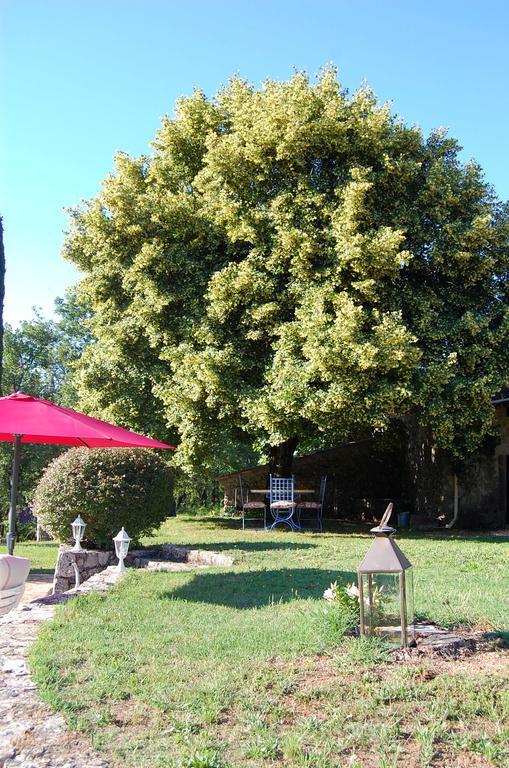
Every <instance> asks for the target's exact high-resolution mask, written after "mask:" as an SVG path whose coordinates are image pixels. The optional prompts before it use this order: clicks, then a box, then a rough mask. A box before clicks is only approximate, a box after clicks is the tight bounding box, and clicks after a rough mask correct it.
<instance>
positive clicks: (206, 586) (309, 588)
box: [161, 568, 357, 608]
mask: <svg viewBox="0 0 509 768" xmlns="http://www.w3.org/2000/svg"><path fill="white" fill-rule="evenodd" d="M356 580H357V574H355V573H354V572H353V571H329V570H321V569H319V568H279V569H272V570H260V571H242V572H240V573H239V572H236V573H235V572H232V571H230V572H228V573H210V572H201V573H197V574H196V575H195V576H194V578H193V579H192V580H191V581H189V582H187V583H186V584H181V585H180V586H177V587H175V589H172V590H168V591H165V592H162V593H161V599H163V600H187V601H192V602H198V603H213V604H215V605H227V606H231V607H233V608H258V607H262V606H267V605H269V604H272V603H289V602H291V601H292V600H301V599H309V598H321V597H322V596H323V592H324V590H325V589H327V587H328V586H329V585H330V583H331V582H333V581H337V582H338V583H339V584H349V583H351V582H352V581H356Z"/></svg>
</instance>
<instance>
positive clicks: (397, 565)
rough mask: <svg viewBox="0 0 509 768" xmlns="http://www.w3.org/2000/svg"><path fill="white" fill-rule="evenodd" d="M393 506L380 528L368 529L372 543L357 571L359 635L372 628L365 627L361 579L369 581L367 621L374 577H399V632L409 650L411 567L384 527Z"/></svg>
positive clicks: (363, 590)
mask: <svg viewBox="0 0 509 768" xmlns="http://www.w3.org/2000/svg"><path fill="white" fill-rule="evenodd" d="M392 509H393V505H392V504H389V506H388V507H387V509H386V510H385V513H384V516H383V517H382V520H381V522H380V525H379V526H376V527H375V528H372V529H371V532H372V533H374V534H375V540H374V541H373V542H372V544H371V547H370V548H369V550H368V552H367V553H366V556H365V558H364V560H363V561H362V563H361V564H360V566H359V567H358V569H357V576H358V584H359V608H360V632H361V635H367V634H370V633H371V631H372V626H371V623H370V626H369V628H368V627H367V626H366V615H365V599H366V595H365V589H364V578H363V577H367V581H368V586H367V589H368V595H367V600H368V605H369V606H370V612H371V615H370V618H371V617H372V612H373V611H374V607H373V606H374V599H373V577H374V576H377V575H378V576H379V575H387V576H398V575H399V620H400V628H401V645H402V646H403V647H407V646H408V639H409V638H408V636H409V622H408V611H409V598H410V595H409V594H408V573H409V572H410V569H411V568H412V563H411V562H410V561H409V560H408V558H407V557H406V555H404V554H403V552H402V551H401V549H400V548H399V547H398V545H397V544H396V542H395V541H394V540H393V539H392V538H391V537H392V534H393V533H395V531H396V529H395V528H392V527H391V526H389V525H387V523H388V520H389V518H390V516H391V513H392Z"/></svg>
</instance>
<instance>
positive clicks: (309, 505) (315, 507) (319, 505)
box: [297, 475, 327, 533]
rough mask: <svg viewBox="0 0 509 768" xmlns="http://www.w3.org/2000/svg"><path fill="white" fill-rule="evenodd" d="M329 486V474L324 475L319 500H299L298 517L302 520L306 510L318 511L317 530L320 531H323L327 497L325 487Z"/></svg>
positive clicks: (299, 520)
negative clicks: (324, 506)
mask: <svg viewBox="0 0 509 768" xmlns="http://www.w3.org/2000/svg"><path fill="white" fill-rule="evenodd" d="M326 486H327V475H324V476H323V477H322V478H321V480H320V492H319V495H318V501H298V502H297V519H298V522H299V526H300V522H301V519H302V518H303V517H305V514H304V515H303V514H302V511H304V512H306V511H308V512H316V526H317V527H316V530H317V531H320V533H322V532H323V502H324V498H325V488H326Z"/></svg>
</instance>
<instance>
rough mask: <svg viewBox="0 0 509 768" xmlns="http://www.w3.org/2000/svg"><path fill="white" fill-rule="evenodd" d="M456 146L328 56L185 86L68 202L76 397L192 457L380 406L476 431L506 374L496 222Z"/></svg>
mask: <svg viewBox="0 0 509 768" xmlns="http://www.w3.org/2000/svg"><path fill="white" fill-rule="evenodd" d="M460 149H461V148H460V147H459V145H458V143H457V142H456V141H455V140H454V139H452V138H450V137H449V136H448V135H446V133H445V132H443V131H435V132H433V133H432V134H431V135H430V136H429V137H427V138H426V137H423V135H422V132H421V131H420V129H419V128H417V127H409V126H406V125H405V124H404V123H403V122H402V121H401V120H400V119H399V118H398V117H397V116H395V115H394V114H393V113H392V112H391V109H390V107H389V106H388V105H382V104H379V102H378V101H377V99H376V97H375V95H374V94H373V93H372V92H371V91H370V90H369V89H368V88H366V87H362V88H360V89H359V90H358V91H356V92H355V93H354V94H353V95H349V94H348V93H347V92H346V91H345V90H343V89H342V88H341V86H340V85H339V84H338V81H337V77H336V73H335V71H334V70H333V69H327V70H325V71H323V72H322V74H321V76H320V77H319V78H318V79H317V80H316V81H312V80H310V79H309V78H308V77H307V76H306V75H305V74H302V73H297V74H295V75H294V76H293V77H292V78H291V79H290V80H289V81H287V82H275V81H268V82H266V83H264V84H263V86H262V87H260V88H255V87H254V86H253V85H252V84H250V83H248V82H246V81H244V80H242V79H240V78H234V79H232V80H231V81H230V82H229V84H228V85H227V86H226V87H224V88H223V89H221V90H220V91H219V92H218V93H217V94H216V95H215V96H214V97H213V98H207V97H206V96H205V94H204V93H202V92H201V91H196V92H195V93H194V94H193V95H192V96H190V97H188V98H183V99H181V100H180V101H179V103H178V104H177V108H176V112H175V115H174V117H166V118H164V120H163V122H162V125H161V128H160V130H159V131H158V133H157V136H156V138H155V141H154V143H153V152H152V154H151V155H150V156H143V157H138V158H134V157H129V156H127V155H125V154H119V155H118V156H117V157H116V160H115V171H114V173H112V174H111V175H110V176H108V177H107V179H106V180H105V182H104V184H103V187H102V190H101V192H100V193H99V194H98V195H97V197H95V198H94V199H92V200H90V201H89V202H87V203H85V204H84V205H83V206H81V207H80V208H77V209H75V210H73V211H72V212H71V228H70V232H69V234H68V237H67V241H66V244H65V249H64V251H65V255H66V257H67V258H69V259H70V260H71V261H73V262H74V263H75V264H76V265H77V267H78V268H79V269H80V270H82V271H83V272H84V273H85V277H84V278H83V280H82V282H81V284H80V287H79V290H80V292H81V294H82V295H83V296H84V297H86V301H87V302H88V303H89V305H90V307H91V309H92V321H91V322H92V329H93V333H94V336H95V342H94V343H92V344H90V345H88V346H87V348H86V349H85V352H84V354H83V356H82V358H81V361H80V364H79V374H78V377H77V387H78V392H79V396H80V398H81V405H82V406H83V407H84V406H86V407H87V408H88V409H89V410H91V411H94V412H95V413H96V414H97V415H100V416H102V417H106V418H113V419H115V420H116V421H117V423H123V424H125V425H126V426H130V427H132V428H136V429H141V430H144V431H148V432H158V433H159V434H161V433H162V432H164V431H165V430H167V431H169V432H170V434H171V435H172V436H175V433H177V435H178V437H179V439H180V444H179V450H178V453H177V460H178V461H179V462H180V464H181V465H182V466H183V467H184V468H186V469H188V470H189V471H192V469H193V468H195V467H197V466H199V467H209V468H211V469H216V470H217V469H220V468H222V469H224V468H226V466H228V465H229V464H232V465H234V464H235V462H236V461H239V459H238V451H239V446H242V445H244V446H247V450H249V449H250V448H251V447H254V448H257V449H258V450H260V451H262V452H263V451H267V450H268V449H269V448H270V447H271V446H277V445H279V444H282V443H285V441H290V442H291V443H292V445H295V443H296V442H297V441H299V442H300V443H301V445H308V446H311V445H320V444H324V443H327V442H328V443H331V442H337V441H338V440H340V439H343V438H347V437H349V436H351V435H353V434H358V433H359V432H362V431H366V430H373V429H377V428H384V426H385V425H386V423H387V419H388V417H389V416H391V415H396V416H401V417H404V416H405V415H412V417H414V418H415V419H417V421H418V422H419V423H421V424H426V425H429V426H430V427H431V428H432V429H433V432H434V434H435V437H436V439H437V440H438V442H439V444H441V445H442V446H444V447H447V448H450V449H451V450H452V451H453V452H455V453H457V454H458V455H463V454H465V453H466V452H468V451H470V450H473V449H474V448H475V447H476V446H477V445H478V444H479V442H480V441H481V440H482V439H483V437H484V435H485V434H486V433H487V432H488V431H489V430H490V429H491V424H492V409H491V405H490V400H491V397H492V395H493V394H494V393H495V392H496V391H497V389H498V388H499V387H500V386H502V385H503V384H506V383H507V375H508V370H509V366H508V362H509V361H508V354H509V352H508V350H509V346H508V343H507V342H508V335H509V324H508V319H509V315H508V307H507V298H508V279H507V278H508V266H509V248H508V242H509V238H508V233H509V227H508V208H507V206H505V205H502V204H501V203H500V201H498V200H497V198H496V196H495V194H494V192H493V190H492V189H491V187H490V186H489V185H488V184H487V183H486V181H485V180H484V178H483V174H482V171H481V169H480V168H479V166H478V165H476V164H475V163H474V162H469V163H467V164H464V163H462V161H461V158H460ZM240 463H242V460H240Z"/></svg>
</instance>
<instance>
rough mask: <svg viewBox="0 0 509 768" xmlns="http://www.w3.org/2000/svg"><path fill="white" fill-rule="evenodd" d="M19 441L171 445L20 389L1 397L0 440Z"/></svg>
mask: <svg viewBox="0 0 509 768" xmlns="http://www.w3.org/2000/svg"><path fill="white" fill-rule="evenodd" d="M16 435H20V436H21V442H22V443H51V444H53V445H81V446H86V447H87V448H170V449H172V450H175V448H174V446H173V445H167V444H166V443H161V442H159V440H152V438H150V437H144V436H143V435H139V434H137V433H136V432H130V431H129V430H128V429H123V428H122V427H115V426H114V425H113V424H108V423H107V422H106V421H101V420H100V419H94V418H92V417H91V416H85V414H84V413H78V411H74V410H73V409H72V408H62V406H60V405H55V403H51V402H50V401H49V400H41V399H39V398H37V397H32V396H31V395H25V394H24V393H23V392H16V393H15V394H13V395H8V396H7V397H0V440H1V441H3V442H11V443H12V442H15V439H16V438H15V436H16Z"/></svg>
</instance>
